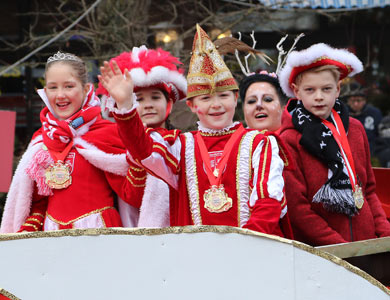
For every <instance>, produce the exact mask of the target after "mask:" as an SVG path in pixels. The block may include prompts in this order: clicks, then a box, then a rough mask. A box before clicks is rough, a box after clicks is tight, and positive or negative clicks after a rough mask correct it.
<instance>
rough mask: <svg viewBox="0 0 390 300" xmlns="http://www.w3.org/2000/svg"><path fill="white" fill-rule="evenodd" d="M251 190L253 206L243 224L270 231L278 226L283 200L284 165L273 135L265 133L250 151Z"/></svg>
mask: <svg viewBox="0 0 390 300" xmlns="http://www.w3.org/2000/svg"><path fill="white" fill-rule="evenodd" d="M252 167H253V170H254V176H253V190H252V193H251V196H250V199H249V206H250V208H251V210H252V212H251V216H250V218H249V220H248V222H247V224H246V225H245V226H244V227H245V228H248V229H252V230H256V231H260V232H263V233H268V234H273V233H275V232H280V229H279V230H278V226H279V219H280V215H281V210H282V209H281V204H282V200H283V187H284V180H283V176H282V173H283V167H284V163H283V161H282V159H281V158H280V156H279V146H278V143H277V141H276V139H275V137H273V136H267V137H264V138H263V139H262V140H261V141H260V143H259V144H258V145H257V147H256V149H255V151H254V152H253V155H252Z"/></svg>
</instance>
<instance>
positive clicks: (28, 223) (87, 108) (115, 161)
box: [1, 52, 130, 232]
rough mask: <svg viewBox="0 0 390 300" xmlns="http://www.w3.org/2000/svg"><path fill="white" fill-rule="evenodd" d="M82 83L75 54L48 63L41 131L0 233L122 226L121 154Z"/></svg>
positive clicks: (19, 173)
mask: <svg viewBox="0 0 390 300" xmlns="http://www.w3.org/2000/svg"><path fill="white" fill-rule="evenodd" d="M87 79H88V78H87V70H86V66H85V63H84V62H83V61H82V60H81V59H80V58H78V57H77V56H75V55H73V54H69V53H61V52H58V53H56V54H55V55H53V56H51V57H49V59H48V61H47V64H46V70H45V80H46V85H45V87H44V89H41V90H38V94H39V95H40V97H41V98H42V100H43V101H44V102H45V104H46V107H45V108H44V109H43V110H42V111H41V114H40V119H41V123H42V127H41V128H40V129H39V130H38V131H37V132H36V133H35V134H34V136H33V138H32V141H31V142H30V144H29V147H28V149H27V150H26V152H25V153H24V155H23V157H22V159H21V161H20V162H19V165H18V167H17V169H16V172H15V175H14V177H13V180H12V184H11V187H10V190H9V193H8V197H7V201H6V205H5V210H4V215H3V218H2V224H1V232H17V231H40V230H45V231H46V230H58V229H66V228H99V227H116V226H122V222H121V219H120V216H119V213H118V211H117V210H116V209H115V208H114V193H116V194H117V195H118V196H119V197H120V198H122V199H126V198H127V197H128V195H130V194H129V192H128V188H127V186H128V183H127V180H126V177H125V176H124V175H126V172H127V170H128V164H127V162H126V158H125V150H124V147H123V145H122V143H121V141H120V139H119V137H118V134H117V128H116V125H115V124H113V123H111V122H109V121H106V120H103V119H102V118H101V115H100V112H101V110H100V101H99V99H98V98H97V97H96V96H95V93H94V89H93V86H92V85H91V84H89V83H88V82H87Z"/></svg>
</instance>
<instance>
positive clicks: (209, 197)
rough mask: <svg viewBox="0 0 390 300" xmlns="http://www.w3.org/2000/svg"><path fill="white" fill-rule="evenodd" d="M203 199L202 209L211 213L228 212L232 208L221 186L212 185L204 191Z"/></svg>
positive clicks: (231, 202) (229, 199)
mask: <svg viewBox="0 0 390 300" xmlns="http://www.w3.org/2000/svg"><path fill="white" fill-rule="evenodd" d="M203 199H204V207H205V208H206V209H207V210H208V211H209V212H213V213H221V212H224V211H228V210H229V209H230V208H231V207H232V206H233V200H232V198H230V197H229V196H228V194H226V192H225V188H224V187H223V184H221V185H220V186H218V187H217V186H216V185H213V186H212V187H211V188H210V189H208V190H206V191H205V193H204V195H203Z"/></svg>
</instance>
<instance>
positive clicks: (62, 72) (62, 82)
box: [45, 63, 89, 120]
mask: <svg viewBox="0 0 390 300" xmlns="http://www.w3.org/2000/svg"><path fill="white" fill-rule="evenodd" d="M88 88H89V86H88V85H85V86H83V84H82V82H81V81H80V79H78V78H77V76H76V71H75V70H74V69H73V68H72V66H70V65H68V64H64V63H54V64H53V65H52V66H51V67H50V68H49V69H48V70H47V72H46V85H45V92H46V95H47V98H48V99H49V103H50V106H51V107H52V108H53V110H54V112H55V113H56V114H57V115H58V118H59V119H60V120H66V119H68V118H69V117H71V116H72V115H74V114H75V113H76V112H78V111H79V110H80V109H81V106H82V104H83V102H84V99H85V97H86V95H87V92H88Z"/></svg>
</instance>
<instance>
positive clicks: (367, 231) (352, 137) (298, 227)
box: [279, 44, 390, 246]
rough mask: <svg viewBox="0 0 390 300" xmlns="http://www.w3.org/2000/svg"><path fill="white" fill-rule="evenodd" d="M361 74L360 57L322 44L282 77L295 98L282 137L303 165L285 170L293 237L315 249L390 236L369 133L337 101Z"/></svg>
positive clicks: (295, 56) (294, 58)
mask: <svg viewBox="0 0 390 300" xmlns="http://www.w3.org/2000/svg"><path fill="white" fill-rule="evenodd" d="M362 69H363V66H362V63H361V62H360V61H359V59H358V58H357V57H356V56H355V55H354V54H352V53H350V52H348V51H346V50H342V49H334V48H331V47H329V46H328V45H325V44H316V45H313V46H311V47H310V48H308V49H306V50H302V51H299V52H298V51H294V52H292V53H291V54H290V56H289V57H288V59H287V61H286V65H285V66H284V68H283V69H282V70H281V72H280V77H279V79H280V83H281V86H282V88H283V90H284V92H285V93H286V95H288V96H290V97H293V96H295V97H296V98H295V99H290V101H289V103H288V104H287V106H286V109H285V111H284V114H283V119H282V128H281V134H280V135H281V138H282V140H284V142H285V144H286V147H287V148H288V150H289V152H290V154H291V156H292V158H293V160H294V161H295V165H296V168H295V169H294V170H291V171H286V172H285V179H286V196H287V202H288V208H289V214H290V219H291V223H292V226H293V230H294V237H295V238H296V239H297V240H299V241H302V242H305V243H307V244H310V245H313V246H319V245H327V244H337V243H345V242H351V241H357V240H364V239H372V238H377V237H383V236H389V235H390V224H389V222H388V221H387V220H386V217H385V214H384V212H383V209H382V207H381V204H380V202H379V200H378V197H377V195H376V194H375V179H374V175H373V171H372V169H371V163H370V152H369V145H368V141H367V136H366V134H365V131H364V128H363V126H362V125H361V124H360V122H359V121H357V120H355V119H353V118H349V116H348V110H347V108H346V106H345V105H344V104H343V103H342V102H340V101H339V100H338V99H337V98H338V96H339V93H340V81H341V80H342V79H343V78H345V77H346V76H353V75H355V74H357V73H359V72H361V71H362Z"/></svg>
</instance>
